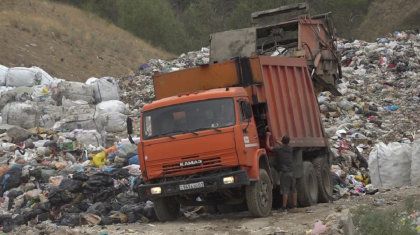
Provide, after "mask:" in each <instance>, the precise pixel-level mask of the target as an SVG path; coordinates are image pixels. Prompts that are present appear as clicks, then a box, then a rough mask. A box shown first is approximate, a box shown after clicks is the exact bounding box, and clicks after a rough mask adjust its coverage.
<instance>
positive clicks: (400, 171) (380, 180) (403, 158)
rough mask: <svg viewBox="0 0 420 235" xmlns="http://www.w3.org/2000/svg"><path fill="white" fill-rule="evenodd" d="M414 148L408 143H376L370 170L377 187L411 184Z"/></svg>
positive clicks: (373, 182)
mask: <svg viewBox="0 0 420 235" xmlns="http://www.w3.org/2000/svg"><path fill="white" fill-rule="evenodd" d="M411 153H412V148H411V147H410V146H409V145H407V144H401V143H397V142H395V143H390V144H389V145H388V146H386V145H385V144H384V143H382V142H381V143H379V145H376V146H375V147H374V148H373V150H372V151H371V152H370V155H369V171H370V178H371V180H372V184H373V186H374V187H375V188H391V187H402V186H405V185H410V184H411V181H410V170H411Z"/></svg>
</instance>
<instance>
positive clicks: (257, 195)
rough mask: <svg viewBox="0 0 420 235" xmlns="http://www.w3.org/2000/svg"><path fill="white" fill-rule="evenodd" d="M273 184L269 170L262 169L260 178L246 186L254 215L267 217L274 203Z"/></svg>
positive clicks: (248, 201) (248, 202)
mask: <svg viewBox="0 0 420 235" xmlns="http://www.w3.org/2000/svg"><path fill="white" fill-rule="evenodd" d="M272 189H273V187H272V184H271V180H270V177H269V176H268V174H267V171H265V170H264V169H260V180H259V181H257V182H251V184H250V185H248V186H246V189H245V193H246V203H247V205H248V210H249V212H250V213H251V215H252V216H254V217H267V216H268V215H269V214H270V212H271V206H272V205H273V193H272Z"/></svg>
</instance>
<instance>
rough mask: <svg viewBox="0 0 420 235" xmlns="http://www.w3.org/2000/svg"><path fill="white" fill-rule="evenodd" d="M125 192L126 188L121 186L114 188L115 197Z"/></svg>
mask: <svg viewBox="0 0 420 235" xmlns="http://www.w3.org/2000/svg"><path fill="white" fill-rule="evenodd" d="M125 192H127V187H126V186H125V185H123V184H119V185H118V186H117V187H116V188H114V193H115V195H118V194H120V193H125Z"/></svg>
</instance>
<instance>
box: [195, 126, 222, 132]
mask: <svg viewBox="0 0 420 235" xmlns="http://www.w3.org/2000/svg"><path fill="white" fill-rule="evenodd" d="M204 130H215V131H218V132H222V130H220V129H218V128H216V127H202V128H197V129H194V130H192V131H204Z"/></svg>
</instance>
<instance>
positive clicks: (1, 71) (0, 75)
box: [0, 64, 9, 86]
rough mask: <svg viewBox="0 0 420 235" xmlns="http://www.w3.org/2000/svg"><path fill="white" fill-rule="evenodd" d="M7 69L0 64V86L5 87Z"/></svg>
mask: <svg viewBox="0 0 420 235" xmlns="http://www.w3.org/2000/svg"><path fill="white" fill-rule="evenodd" d="M8 71H9V68H8V67H6V66H3V65H1V64H0V86H5V85H6V76H7V72H8Z"/></svg>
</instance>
